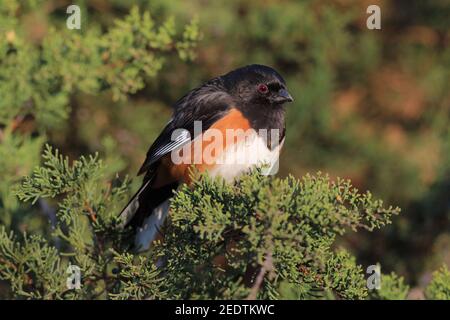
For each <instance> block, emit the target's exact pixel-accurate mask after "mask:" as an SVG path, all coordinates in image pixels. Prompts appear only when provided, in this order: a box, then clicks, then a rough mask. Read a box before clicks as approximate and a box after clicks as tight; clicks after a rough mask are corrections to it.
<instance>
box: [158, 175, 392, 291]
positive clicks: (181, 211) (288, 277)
mask: <svg viewBox="0 0 450 320" xmlns="http://www.w3.org/2000/svg"><path fill="white" fill-rule="evenodd" d="M171 210H172V211H171V219H170V223H169V224H168V225H167V226H166V229H165V232H164V241H163V242H162V243H161V244H160V245H159V246H157V249H156V251H157V254H158V255H159V256H161V257H163V258H161V259H163V260H164V263H165V265H166V266H165V268H167V271H165V273H166V277H165V284H166V285H167V289H168V290H171V289H172V290H173V289H174V288H176V293H177V294H179V295H180V297H182V298H244V297H246V296H248V295H250V294H251V291H250V290H251V289H250V288H248V287H246V285H245V282H246V281H249V279H246V278H255V277H257V275H258V272H261V269H260V268H259V267H258V266H264V265H265V264H267V263H269V264H270V268H269V267H267V268H266V269H267V273H268V280H267V281H264V282H263V283H262V285H261V288H260V290H259V291H258V298H277V297H278V296H279V292H278V286H279V283H280V282H282V281H287V282H288V283H290V284H295V285H296V286H298V287H300V288H299V289H298V290H300V291H301V292H302V297H303V298H307V297H311V296H313V295H317V293H318V291H319V292H322V293H325V292H327V291H329V292H331V293H332V294H333V295H334V296H335V297H338V298H349V299H356V298H364V297H366V296H367V292H366V289H365V281H364V277H363V273H362V268H361V267H360V266H358V265H356V263H355V261H354V258H353V257H351V256H350V255H349V254H348V253H345V252H338V253H333V250H332V249H331V246H332V244H333V241H334V239H335V237H336V236H337V235H342V234H344V233H345V232H346V231H347V230H356V229H358V228H365V229H368V230H373V229H374V228H378V227H381V226H383V225H386V224H387V223H389V222H390V218H391V216H392V215H393V214H397V213H398V212H399V209H398V208H387V209H386V208H384V207H383V205H382V202H381V201H379V200H374V199H373V198H372V196H371V195H370V193H366V194H359V193H358V191H357V190H356V189H354V188H353V187H352V186H351V184H350V182H349V181H344V180H341V179H338V180H337V182H331V181H330V179H329V178H328V177H327V176H325V175H322V174H320V173H319V174H318V175H317V176H310V175H306V176H305V177H304V178H303V179H302V180H300V181H298V180H296V179H295V178H293V177H289V178H286V179H274V178H268V177H264V176H262V175H260V174H259V173H258V172H254V173H252V174H250V175H246V176H244V177H242V179H240V180H239V181H238V182H236V184H234V185H229V184H226V183H224V182H223V181H220V180H218V181H217V180H216V181H213V180H211V179H209V178H208V177H205V176H203V177H201V178H199V179H198V180H197V181H196V182H195V183H194V185H193V186H192V187H187V186H185V187H182V188H181V190H180V191H179V192H178V193H177V195H176V197H175V199H174V200H173V201H172V202H171ZM218 257H223V258H224V259H225V260H226V266H220V265H217V266H216V265H215V263H214V261H215V259H217V258H218ZM269 269H270V270H269ZM174 294H175V292H174Z"/></svg>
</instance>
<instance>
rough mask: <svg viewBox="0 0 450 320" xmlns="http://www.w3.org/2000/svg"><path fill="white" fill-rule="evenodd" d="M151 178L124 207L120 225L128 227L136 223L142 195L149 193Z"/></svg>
mask: <svg viewBox="0 0 450 320" xmlns="http://www.w3.org/2000/svg"><path fill="white" fill-rule="evenodd" d="M150 182H151V180H148V181H147V182H145V183H144V184H142V186H141V187H140V188H139V190H138V191H137V192H136V193H135V195H134V196H133V197H132V198H131V200H130V201H129V202H128V204H127V205H126V206H125V208H123V210H122V211H121V212H120V214H119V218H120V220H121V224H120V227H122V228H126V227H127V226H129V225H136V223H135V219H136V216H138V215H137V213H138V211H140V210H139V208H140V199H141V195H143V194H145V193H147V192H148V191H149V189H150V184H151V183H150Z"/></svg>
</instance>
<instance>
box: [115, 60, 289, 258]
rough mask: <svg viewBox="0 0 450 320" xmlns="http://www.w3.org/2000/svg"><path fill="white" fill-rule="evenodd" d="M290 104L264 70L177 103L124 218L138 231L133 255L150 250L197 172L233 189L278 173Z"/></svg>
mask: <svg viewBox="0 0 450 320" xmlns="http://www.w3.org/2000/svg"><path fill="white" fill-rule="evenodd" d="M291 101H293V99H292V97H291V95H290V94H289V93H288V91H287V88H286V83H285V81H284V79H283V78H282V77H281V75H280V74H279V73H278V72H277V71H275V70H274V69H272V68H270V67H267V66H263V65H249V66H246V67H242V68H239V69H236V70H234V71H231V72H229V73H227V74H225V75H223V76H220V77H217V78H214V79H212V80H210V81H208V82H206V83H205V84H203V85H202V86H200V87H198V88H196V89H193V90H191V91H190V92H188V93H187V94H186V95H185V96H183V97H182V98H181V99H180V100H178V101H177V102H176V103H175V106H174V113H173V116H172V119H171V120H170V121H169V122H168V123H167V125H166V126H165V128H164V129H163V131H162V132H161V134H160V135H159V136H158V138H157V139H156V140H155V142H154V143H153V144H152V146H151V147H150V149H149V150H148V152H147V158H146V159H145V161H144V163H143V165H142V167H141V169H140V170H139V173H138V174H143V173H145V176H144V180H143V184H142V186H141V188H140V189H139V190H138V192H137V193H136V194H135V195H134V196H133V198H132V199H131V200H130V202H129V203H128V204H127V206H126V207H125V208H124V209H123V210H122V212H121V213H120V215H121V218H122V221H123V225H124V226H128V225H129V226H132V227H133V228H134V230H135V231H136V236H135V243H134V245H135V248H136V249H137V250H145V249H148V248H149V246H150V244H151V242H152V241H153V240H154V239H155V238H156V236H157V233H158V230H159V229H160V228H161V225H162V223H163V222H164V220H165V218H166V216H167V214H168V209H169V200H170V198H171V197H172V195H173V191H174V190H175V189H176V188H177V187H178V186H179V185H180V184H182V183H188V184H189V183H190V178H191V172H192V171H191V168H192V167H194V168H195V170H196V171H198V172H204V171H207V172H208V174H209V175H210V176H221V177H223V178H225V179H226V180H228V181H230V180H233V179H234V178H235V177H237V176H238V175H240V174H242V173H244V172H246V171H248V170H249V169H251V168H252V167H254V166H255V165H259V164H268V165H269V166H273V165H274V163H275V162H277V161H278V154H279V151H280V148H281V147H282V145H283V142H284V137H285V128H286V127H285V108H284V104H285V103H286V102H291Z"/></svg>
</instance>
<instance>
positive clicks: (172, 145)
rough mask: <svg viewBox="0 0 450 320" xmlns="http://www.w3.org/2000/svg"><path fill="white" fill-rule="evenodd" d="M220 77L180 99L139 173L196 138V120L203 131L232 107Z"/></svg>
mask: <svg viewBox="0 0 450 320" xmlns="http://www.w3.org/2000/svg"><path fill="white" fill-rule="evenodd" d="M233 104H234V101H233V98H232V97H231V96H230V95H229V94H228V93H227V92H226V91H225V89H224V87H223V85H222V82H221V80H220V78H216V79H213V80H211V81H209V82H207V83H206V84H204V85H203V86H201V87H199V88H197V89H194V90H192V91H190V92H189V93H188V94H186V95H185V96H184V97H182V98H181V99H180V100H178V101H177V103H176V104H175V107H174V109H175V110H174V115H173V117H172V119H171V120H170V121H169V122H168V123H167V125H166V127H165V128H164V129H163V131H162V132H161V134H160V135H159V136H158V138H156V140H155V142H153V144H152V145H151V147H150V149H149V150H148V152H147V157H146V159H145V161H144V163H143V164H142V167H141V169H140V170H139V172H138V175H140V174H142V173H144V172H147V171H148V170H149V169H151V167H152V165H153V164H154V163H155V162H157V161H158V160H159V159H160V158H161V157H162V156H164V155H166V154H168V153H169V152H172V151H174V150H177V149H179V148H181V147H182V146H183V145H185V144H186V143H188V142H190V141H191V140H192V139H194V138H195V137H194V121H201V122H202V131H205V130H207V129H208V128H209V127H211V125H212V124H213V123H214V122H216V121H217V120H219V119H220V118H222V117H223V116H224V115H225V114H226V113H227V112H228V111H229V109H230V108H231V107H232V106H233Z"/></svg>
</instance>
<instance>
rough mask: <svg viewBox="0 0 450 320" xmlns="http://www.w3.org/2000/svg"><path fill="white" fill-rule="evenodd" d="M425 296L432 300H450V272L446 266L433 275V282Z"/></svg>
mask: <svg viewBox="0 0 450 320" xmlns="http://www.w3.org/2000/svg"><path fill="white" fill-rule="evenodd" d="M425 295H426V297H427V298H428V299H432V300H450V271H449V270H448V267H447V266H446V265H443V266H442V267H441V268H440V269H439V270H438V271H436V272H434V273H433V280H432V281H431V282H430V283H429V284H428V286H427V288H426V291H425Z"/></svg>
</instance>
